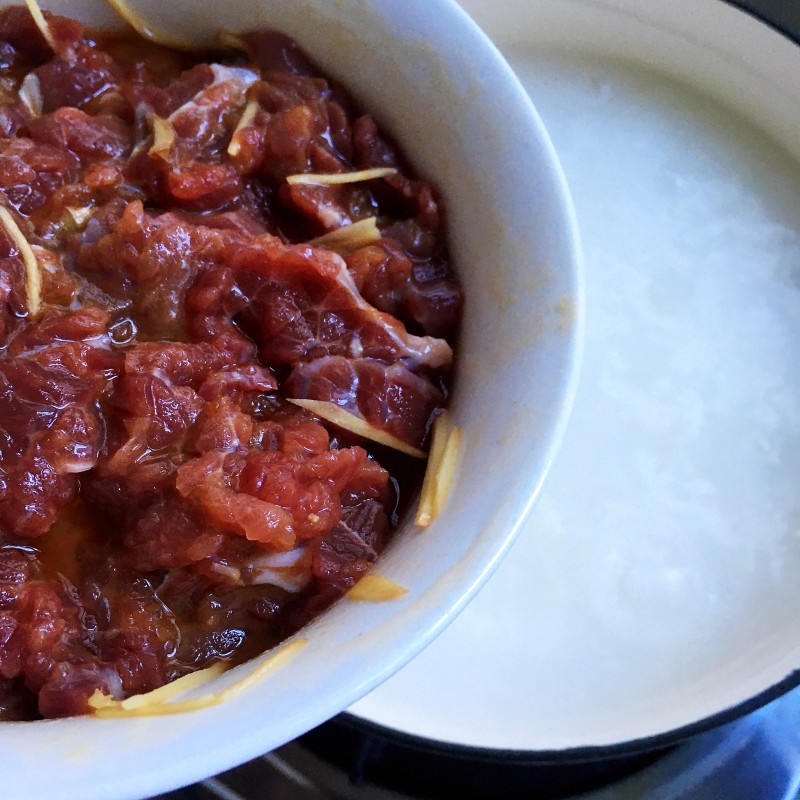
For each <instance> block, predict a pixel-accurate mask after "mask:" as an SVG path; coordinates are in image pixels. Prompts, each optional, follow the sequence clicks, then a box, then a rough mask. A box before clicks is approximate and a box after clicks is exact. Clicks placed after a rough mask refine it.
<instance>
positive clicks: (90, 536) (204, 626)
mask: <svg viewBox="0 0 800 800" xmlns="http://www.w3.org/2000/svg"><path fill="white" fill-rule="evenodd" d="M45 19H46V23H47V27H48V30H49V38H50V41H51V43H52V46H51V44H49V43H48V39H47V38H46V37H45V36H44V35H43V33H42V32H41V31H40V30H39V28H38V27H37V25H36V24H35V23H34V20H33V19H32V17H31V15H30V13H29V11H28V10H27V9H26V8H25V7H11V8H7V9H5V10H3V11H2V12H0V206H2V208H3V209H4V210H5V214H6V216H7V217H8V218H9V219H10V220H11V223H8V224H7V223H3V225H2V226H0V720H2V719H34V718H38V717H59V716H69V715H75V714H82V713H87V712H88V711H89V707H88V704H87V703H88V698H89V697H90V696H91V695H92V694H93V693H94V692H96V691H100V692H102V693H103V694H106V695H109V696H110V697H112V698H114V699H121V698H124V697H126V696H130V695H132V694H136V693H140V692H146V691H149V690H151V689H154V688H157V687H158V686H161V685H163V684H165V683H167V682H169V681H171V680H174V679H175V678H177V677H179V676H181V675H183V674H186V673H187V672H190V671H192V670H195V669H199V668H202V667H204V666H208V665H209V664H211V663H214V662H215V661H218V660H220V659H223V660H229V661H231V662H234V663H235V662H238V661H241V660H243V659H246V658H249V657H252V656H253V655H256V654H257V653H259V652H261V651H263V650H265V649H267V648H269V647H272V646H274V645H275V644H277V643H278V642H280V641H281V640H282V639H284V638H285V637H286V636H288V635H290V634H291V633H293V632H294V631H296V630H298V629H299V628H300V627H302V625H304V624H305V623H306V622H308V621H309V620H310V619H312V618H313V617H314V616H316V615H317V614H318V613H320V612H321V611H323V610H324V609H325V608H327V607H328V606H329V605H330V604H331V603H332V602H334V601H335V600H337V599H338V598H339V597H340V596H341V595H342V594H343V593H344V592H346V591H347V590H348V589H349V588H350V587H351V586H352V585H353V584H354V583H355V582H356V581H357V580H358V579H359V578H360V577H361V576H362V575H363V574H364V573H365V572H366V571H367V570H368V569H369V568H370V566H371V565H372V564H373V563H374V562H375V560H376V559H377V558H378V557H379V554H380V552H381V550H382V549H383V548H384V547H385V545H386V544H387V542H388V541H389V539H390V537H391V535H392V529H393V527H394V526H395V525H396V522H397V509H398V507H399V505H402V503H407V502H408V500H409V499H410V497H411V494H412V493H413V487H414V482H415V481H416V480H417V479H418V477H419V473H420V466H419V463H418V462H416V461H415V460H414V459H412V458H411V457H410V456H407V455H402V454H399V453H397V452H392V451H389V450H387V449H386V448H385V447H384V446H382V445H378V444H375V443H374V442H373V441H372V440H371V439H369V438H363V437H362V436H360V435H358V434H356V433H353V432H351V431H349V430H346V429H343V428H340V427H337V426H335V425H333V424H331V423H329V422H325V420H323V419H320V418H318V417H316V416H314V415H313V414H312V413H310V412H308V411H306V410H303V409H302V408H300V407H298V406H297V405H295V404H293V403H290V402H289V400H290V399H300V400H303V399H305V400H317V401H320V400H321V401H326V402H329V403H333V404H335V405H337V406H339V407H341V408H343V409H345V410H346V411H348V412H349V413H350V414H351V415H353V416H354V417H358V418H360V419H361V420H362V421H364V422H366V423H368V425H369V426H372V428H373V429H375V430H377V431H380V432H383V433H387V434H390V435H391V436H392V437H395V439H398V440H400V441H401V442H403V443H405V444H407V445H409V446H411V448H417V449H424V448H425V447H426V446H427V441H428V436H429V431H430V426H431V424H432V421H433V419H434V418H435V416H436V415H437V414H438V413H440V411H441V409H442V408H443V407H444V404H445V402H446V395H447V385H448V382H449V378H450V374H451V369H452V359H453V350H452V344H453V341H454V337H455V334H456V329H457V325H458V321H459V317H460V309H461V302H462V296H461V290H460V288H459V285H458V283H457V281H456V279H455V277H454V275H453V273H452V270H451V268H450V266H449V264H448V260H447V252H446V248H445V245H444V240H443V229H442V211H441V208H440V205H439V201H438V199H437V196H436V193H435V191H434V190H433V189H432V187H431V186H430V185H429V184H428V183H426V182H425V181H422V180H418V179H417V178H415V177H414V176H413V175H412V174H411V173H410V172H409V170H408V168H407V165H406V164H405V162H404V161H403V159H402V157H401V155H400V154H399V152H398V150H397V148H396V147H395V145H394V144H393V143H392V142H391V140H389V139H388V138H386V137H385V136H384V135H383V134H382V133H381V132H380V131H379V129H378V127H377V125H376V124H375V122H374V121H373V120H372V118H371V117H369V116H367V115H363V114H361V113H359V112H358V110H357V108H356V106H355V104H354V103H353V101H352V100H351V99H350V98H349V97H348V96H347V94H346V93H345V91H344V90H343V89H342V88H341V87H339V86H336V85H334V84H331V83H330V82H329V81H328V80H326V79H325V77H324V76H322V75H321V74H319V72H318V71H317V70H316V68H315V67H314V66H313V64H312V63H311V62H310V61H309V59H308V58H307V57H306V55H305V54H304V53H303V52H302V51H301V50H300V48H299V47H298V46H297V45H296V44H295V43H294V42H292V41H291V40H289V39H287V38H286V37H285V36H282V35H280V34H278V33H275V32H270V31H258V32H254V33H250V34H246V35H244V36H243V37H242V41H243V42H244V43H245V45H246V52H226V51H222V50H221V51H219V52H209V53H204V54H198V53H193V54H187V53H181V52H176V51H170V50H168V49H166V48H163V47H160V46H157V45H154V44H152V43H148V42H143V41H139V40H137V39H135V38H133V37H130V36H125V35H119V34H103V33H100V32H96V31H85V30H84V29H83V27H82V26H81V25H80V23H78V22H75V21H72V20H67V19H64V18H60V17H57V16H55V15H52V14H50V13H48V12H45ZM375 167H382V168H390V169H389V170H388V172H386V173H382V174H381V176H380V177H374V178H368V179H360V180H354V181H352V182H344V183H338V184H329V183H325V182H324V181H323V182H304V181H303V180H300V181H297V180H294V179H293V180H292V181H287V178H288V177H290V176H298V175H300V174H303V173H314V174H318V173H323V174H329V173H330V174H339V173H351V172H357V171H359V170H365V169H371V168H375ZM373 221H374V224H373ZM359 222H367V223H369V225H371V226H372V227H371V228H370V230H374V233H373V234H371V235H370V237H369V238H368V239H367V240H363V241H362V240H358V239H357V238H354V239H352V241H350V242H349V244H348V240H347V237H345V244H344V245H342V244H341V243H340V244H337V245H336V246H333V245H328V244H326V239H324V238H323V239H322V240H321V241H320V242H319V243H318V242H317V239H318V237H323V236H324V235H325V234H330V233H331V232H333V231H339V230H340V229H342V228H345V227H346V226H349V225H352V224H354V223H359Z"/></svg>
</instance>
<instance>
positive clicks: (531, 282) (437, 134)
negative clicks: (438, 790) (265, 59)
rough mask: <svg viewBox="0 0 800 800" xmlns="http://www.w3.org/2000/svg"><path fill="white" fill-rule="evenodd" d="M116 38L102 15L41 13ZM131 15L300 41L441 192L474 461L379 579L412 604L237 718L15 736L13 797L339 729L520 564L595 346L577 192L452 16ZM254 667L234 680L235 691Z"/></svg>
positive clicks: (365, 610) (302, 665)
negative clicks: (585, 298) (585, 336)
mask: <svg viewBox="0 0 800 800" xmlns="http://www.w3.org/2000/svg"><path fill="white" fill-rule="evenodd" d="M43 5H44V6H45V7H47V8H50V9H51V10H53V11H57V12H60V13H66V14H72V15H74V16H77V17H79V18H81V19H82V20H84V21H87V22H91V23H95V24H114V25H119V21H118V20H117V19H116V18H114V17H113V16H112V15H111V14H110V12H109V10H108V9H107V8H106V7H105V6H104V5H103V4H102V3H100V2H99V0H97V2H94V3H87V2H85V0H72V2H70V0H62V2H55V1H53V2H50V3H43ZM133 5H134V6H135V7H136V8H137V9H138V10H139V11H140V12H141V13H142V14H143V16H144V17H145V18H146V19H148V21H151V22H153V23H155V24H158V25H159V26H161V27H163V28H166V29H169V30H172V31H175V32H179V33H180V34H182V35H189V36H192V37H196V38H201V37H204V36H209V35H211V34H212V33H213V32H214V31H215V30H216V29H217V28H219V27H221V26H224V27H227V28H231V29H234V30H243V29H249V28H253V27H258V26H268V27H274V28H277V29H280V30H282V31H284V32H286V33H288V34H289V35H291V36H293V37H295V38H296V39H298V40H299V42H300V43H301V44H302V45H303V46H304V47H305V48H306V49H307V50H308V51H309V52H310V53H311V54H312V57H313V58H314V60H316V61H317V63H318V64H320V65H321V67H322V68H323V69H324V70H326V71H327V72H328V73H329V74H330V75H331V76H335V77H336V78H338V79H340V80H341V81H343V82H344V84H345V85H346V86H347V87H349V89H350V90H351V91H352V92H353V93H354V95H355V96H356V97H357V98H358V100H359V101H360V102H361V103H362V105H363V106H364V107H365V108H366V109H369V110H370V111H372V112H373V113H374V114H375V115H376V116H377V117H378V119H379V120H380V122H381V123H382V124H383V125H384V126H385V127H386V128H387V129H388V130H390V131H391V132H392V133H393V134H394V136H395V137H396V138H397V139H398V140H399V142H401V143H402V146H403V148H404V150H405V152H406V153H407V155H408V156H409V158H410V160H411V162H412V163H413V164H414V166H415V168H416V169H417V171H418V172H419V173H420V174H422V175H425V176H427V177H429V178H431V179H433V180H434V181H435V182H436V183H437V184H438V185H439V186H440V188H441V190H442V192H443V194H444V197H445V201H446V204H447V209H448V218H449V228H450V235H449V238H450V245H451V251H452V256H453V260H454V262H455V264H456V265H457V269H458V273H459V275H460V277H461V279H462V281H463V283H464V286H465V289H466V295H467V301H466V310H465V317H464V326H463V335H462V338H461V342H460V345H459V348H458V376H457V386H456V389H455V395H454V401H453V412H454V415H455V418H456V421H457V423H458V424H459V425H461V426H463V429H464V432H465V434H464V447H463V452H462V454H461V458H460V465H459V469H458V473H457V476H456V479H455V482H454V485H453V488H452V492H451V497H450V501H449V505H448V507H447V510H446V512H445V513H444V514H443V515H442V516H441V517H440V518H439V519H437V520H436V521H435V522H434V524H433V525H432V526H431V527H430V528H429V529H427V530H426V531H425V532H424V533H422V532H420V531H419V530H416V529H414V528H413V526H411V525H410V524H406V525H404V528H403V530H401V532H400V533H399V535H398V537H397V539H396V540H395V541H394V543H393V544H392V545H391V547H390V548H389V550H388V551H387V552H386V553H385V555H384V557H383V559H382V561H381V563H380V572H381V573H382V574H383V575H385V576H387V577H389V578H390V579H392V580H394V581H396V582H397V583H399V584H401V585H403V586H405V587H407V588H408V590H409V591H408V594H407V595H406V597H405V598H404V599H402V600H400V601H394V602H390V603H382V604H379V603H363V602H362V603H358V602H354V601H352V600H347V599H346V600H344V601H342V602H341V603H339V604H338V605H337V606H336V607H334V608H333V609H331V610H330V611H329V612H328V613H327V614H325V615H324V616H323V617H321V618H320V619H318V620H317V621H316V622H314V623H313V624H312V625H311V626H310V627H308V628H307V629H306V630H305V631H304V632H303V636H304V637H306V638H307V639H308V640H309V643H308V645H307V646H306V647H305V648H304V649H302V650H301V651H300V652H299V654H297V655H296V656H295V657H294V658H293V659H292V660H291V661H290V663H288V664H286V665H284V666H283V667H282V668H281V669H279V670H277V671H275V672H274V673H272V674H270V675H269V676H268V677H267V678H265V679H262V680H260V681H259V682H257V683H256V685H254V686H253V687H252V688H250V689H249V690H248V691H246V692H244V693H243V694H241V695H239V696H237V697H236V698H235V699H233V700H231V701H229V702H226V703H225V704H223V705H220V706H216V707H212V708H208V709H206V710H203V711H196V712H193V713H187V714H182V715H174V716H166V717H142V718H136V719H125V720H119V719H112V720H98V719H93V718H76V719H67V720H57V721H48V722H30V723H4V724H0V774H2V775H3V788H2V796H3V797H4V798H5V799H6V800H10V799H11V798H25V799H26V800H33V799H34V798H52V797H59V798H81V800H89V799H90V798H103V800H109V798H134V797H143V796H146V795H150V794H154V793H157V792H161V791H165V790H168V789H171V788H174V787H177V786H180V785H185V784H188V783H190V782H192V781H195V780H198V779H200V778H202V777H205V776H208V775H210V774H212V773H216V772H219V771H221V770H224V769H226V768H229V767H231V766H233V765H235V764H238V763H241V762H243V761H245V760H247V759H249V758H253V757H255V756H257V755H259V754H261V753H264V752H266V751H269V750H270V749H272V748H274V747H277V746H279V745H281V744H282V743H284V742H286V741H288V740H290V739H292V738H294V737H296V736H298V735H299V734H301V733H303V732H304V731H306V730H308V729H310V728H312V727H314V726H315V725H317V724H319V723H321V722H323V721H324V720H326V719H328V718H330V717H331V716H333V715H334V714H336V713H337V712H339V711H340V710H342V709H343V708H345V707H346V706H348V705H350V704H351V703H353V702H354V701H355V700H356V699H358V698H359V697H360V696H362V695H364V694H365V693H366V692H368V691H369V690H370V689H372V688H373V687H375V686H376V685H377V684H378V683H380V682H381V681H382V680H384V679H385V678H387V677H388V676H389V675H390V674H392V673H393V672H394V671H396V670H397V669H398V668H399V667H401V666H402V665H403V664H404V663H405V662H407V661H408V660H409V659H410V658H411V657H412V656H413V655H414V654H415V653H417V652H418V651H419V650H420V649H421V648H423V647H424V646H425V645H426V644H427V643H428V642H429V641H430V640H431V639H432V638H433V637H434V636H435V635H436V634H437V633H438V632H439V631H441V630H442V629H443V628H444V626H445V625H447V623H448V622H449V621H450V620H452V619H453V617H454V616H455V615H456V614H457V613H458V611H459V610H460V609H461V608H462V607H463V606H464V605H465V604H466V602H467V601H468V599H469V598H470V597H471V596H472V595H473V594H474V593H475V592H476V591H477V589H478V588H479V587H480V585H481V584H482V583H483V581H484V580H485V579H486V578H487V577H488V575H489V573H490V572H491V571H492V569H493V567H494V566H495V565H496V564H497V563H498V561H499V560H500V558H501V556H502V555H503V554H504V552H505V550H506V549H507V547H508V546H509V545H510V543H511V540H512V539H513V537H514V535H515V533H516V532H517V530H518V529H519V527H520V524H521V522H522V520H523V519H524V518H525V516H526V514H527V513H528V511H529V510H530V508H531V506H532V503H533V501H534V499H535V497H536V495H537V493H538V491H539V488H540V486H541V483H542V480H543V478H544V476H545V473H546V472H547V470H548V468H549V466H550V464H551V461H552V459H553V457H554V454H555V451H556V448H557V446H558V443H559V441H560V439H561V436H562V432H563V429H564V427H565V423H566V418H567V415H568V409H569V406H570V404H571V399H572V394H573V388H574V382H575V372H576V362H577V350H578V344H577V343H578V341H579V338H580V337H579V334H580V328H581V302H580V280H579V253H578V246H577V243H576V233H575V223H574V219H573V212H572V209H571V204H570V200H569V197H568V193H567V188H566V186H565V183H564V179H563V176H562V173H561V170H560V168H559V165H558V163H557V160H556V156H555V154H554V152H553V149H552V147H551V145H550V142H549V140H548V138H547V135H546V133H545V131H544V129H543V128H542V125H541V123H540V121H539V119H538V117H537V115H536V113H535V111H534V109H533V107H532V106H531V104H530V101H529V100H528V98H527V96H526V95H525V93H524V91H523V89H522V88H521V86H520V85H519V84H518V82H517V80H516V78H515V77H514V76H513V74H512V72H511V71H510V69H509V68H508V66H507V65H506V63H505V62H504V61H503V60H502V58H501V56H500V55H499V54H498V52H497V51H496V50H495V49H494V47H493V46H492V45H491V44H490V43H489V41H488V40H487V39H486V38H485V37H484V36H483V34H481V32H480V31H479V30H478V28H477V27H476V26H475V25H474V24H473V23H472V22H471V21H470V20H469V18H468V17H467V16H466V15H465V14H464V13H463V12H462V11H461V10H460V9H459V8H458V7H457V6H456V5H455V4H454V3H452V2H450V0H381V2H364V0H338V2H336V3H330V2H325V0H291V1H290V0H284V1H283V2H266V0H251V1H250V2H248V1H247V0H226V2H224V3H215V4H213V7H212V6H211V5H210V4H209V6H207V8H206V10H205V11H204V12H203V13H198V7H197V4H196V3H194V2H191V1H190V0H173V2H170V3H164V2H158V0H147V1H146V2H145V1H144V0H142V1H141V2H135V3H133ZM257 663H258V660H256V661H255V662H251V663H249V664H245V665H242V666H241V667H239V668H237V669H236V670H233V671H232V673H229V674H226V675H224V676H222V677H221V678H218V679H217V680H216V682H215V684H213V685H212V687H211V688H212V689H215V690H216V689H220V688H222V687H223V686H225V685H227V684H229V683H231V682H232V681H234V680H236V679H237V678H240V677H242V676H243V675H246V674H248V673H249V672H250V671H251V670H252V669H253V667H254V664H257Z"/></svg>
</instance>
